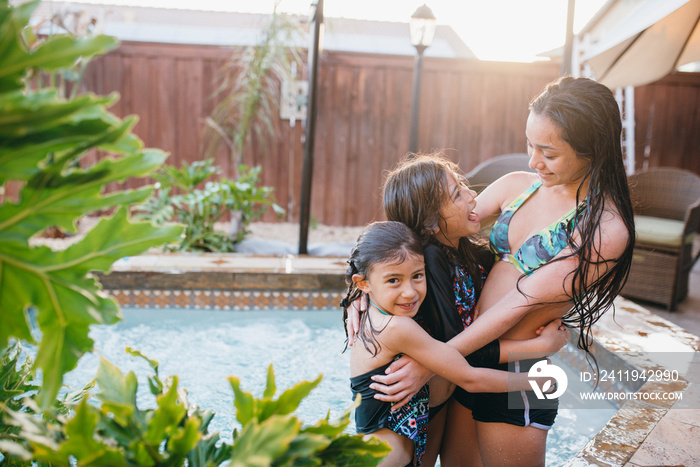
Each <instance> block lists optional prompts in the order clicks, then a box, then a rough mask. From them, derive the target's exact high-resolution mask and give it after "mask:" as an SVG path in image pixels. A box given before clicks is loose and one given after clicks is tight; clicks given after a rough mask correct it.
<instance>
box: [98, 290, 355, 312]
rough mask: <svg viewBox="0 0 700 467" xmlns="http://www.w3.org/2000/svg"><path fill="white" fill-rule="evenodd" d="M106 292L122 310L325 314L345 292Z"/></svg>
mask: <svg viewBox="0 0 700 467" xmlns="http://www.w3.org/2000/svg"><path fill="white" fill-rule="evenodd" d="M106 292H108V293H110V294H111V296H112V297H114V298H115V299H116V300H117V302H119V304H120V305H122V306H128V307H142V308H204V309H213V310H263V309H287V310H288V309H304V310H309V309H311V310H321V309H328V308H337V307H338V303H339V302H340V300H341V298H343V297H342V295H343V292H341V291H337V292H336V291H283V290H266V291H261V290H250V291H235V292H231V291H224V290H200V289H192V290H189V289H188V290H184V289H164V290H157V289H151V290H141V289H112V290H106Z"/></svg>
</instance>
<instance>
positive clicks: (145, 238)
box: [0, 208, 182, 407]
mask: <svg viewBox="0 0 700 467" xmlns="http://www.w3.org/2000/svg"><path fill="white" fill-rule="evenodd" d="M181 231H182V229H181V228H180V227H177V226H167V227H161V228H157V229H155V228H153V227H152V226H151V225H150V224H147V223H137V224H131V223H129V222H128V221H127V214H126V208H121V209H119V210H118V211H117V212H116V213H115V214H114V215H113V216H112V217H111V218H105V219H102V220H101V221H100V222H99V223H98V224H97V225H96V226H95V227H94V228H93V229H92V230H91V231H90V232H88V234H87V235H86V236H85V238H83V240H81V241H80V242H77V243H75V244H73V245H72V246H71V247H69V248H68V249H66V250H64V251H52V250H50V249H49V248H46V247H39V248H29V247H27V246H18V245H17V244H12V243H11V242H0V274H1V275H0V278H1V279H2V280H1V281H0V309H2V310H3V317H4V318H3V319H7V323H8V325H7V326H5V325H3V326H2V328H0V342H6V341H7V340H8V339H9V338H10V336H12V335H15V336H21V337H23V338H26V339H28V340H29V339H30V338H31V334H30V328H29V326H28V324H27V319H26V313H25V310H27V308H28V307H29V306H34V307H36V308H37V309H38V310H39V313H38V316H37V321H38V323H39V327H40V328H41V330H42V332H43V338H42V341H41V343H40V345H39V350H38V353H37V357H36V365H37V366H38V367H39V368H41V369H42V370H43V375H44V380H43V386H42V392H41V397H40V401H41V402H40V404H41V405H42V407H48V405H49V404H50V401H51V400H52V399H53V398H54V397H55V395H56V394H57V393H58V389H59V388H60V385H61V380H62V375H63V374H64V373H65V372H67V371H70V370H71V369H73V368H75V365H76V363H77V361H78V359H79V358H80V356H82V354H83V353H85V352H86V351H88V350H90V349H91V348H92V340H91V339H89V338H88V331H89V325H91V324H109V323H115V322H116V321H117V320H118V319H119V311H118V308H117V304H116V302H115V301H114V300H113V299H112V298H107V297H105V296H103V295H102V294H100V292H99V285H98V283H97V282H96V280H95V279H94V278H89V277H87V274H88V273H89V272H90V271H94V270H97V271H104V272H107V271H108V270H109V268H110V267H111V265H112V263H114V261H116V260H117V259H119V258H121V257H124V256H132V255H134V254H138V253H141V252H142V251H144V250H146V249H148V248H149V247H151V246H157V245H161V244H163V243H166V242H171V241H175V240H176V239H177V238H178V237H179V235H180V232H181Z"/></svg>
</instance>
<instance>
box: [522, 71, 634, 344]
mask: <svg viewBox="0 0 700 467" xmlns="http://www.w3.org/2000/svg"><path fill="white" fill-rule="evenodd" d="M530 111H531V112H533V113H535V114H537V115H541V116H546V117H548V118H549V119H550V120H551V121H552V122H553V123H554V124H555V125H556V126H557V128H558V129H559V136H560V137H561V138H562V139H563V140H564V141H566V142H567V143H569V145H571V147H572V148H573V150H574V151H575V152H576V154H578V155H579V156H580V157H582V158H584V159H586V160H588V161H589V162H590V168H589V169H588V172H587V173H586V175H585V177H584V178H583V179H582V181H581V184H580V185H579V189H578V192H577V203H578V202H579V201H580V200H582V199H583V198H586V197H587V198H588V199H587V207H586V210H585V212H584V214H583V218H582V220H581V221H580V222H578V223H577V225H576V231H578V233H579V235H580V238H581V240H580V243H579V244H576V242H574V241H573V234H574V232H570V237H569V244H570V245H571V247H572V249H573V251H574V253H573V255H572V256H577V257H578V260H579V261H578V267H577V268H576V270H575V271H574V272H573V273H572V274H573V276H572V278H573V286H572V293H571V298H572V300H573V303H574V307H573V308H572V309H571V310H570V311H569V312H568V313H567V314H566V315H565V316H564V322H566V323H568V324H573V325H575V326H576V327H578V328H579V329H580V330H581V333H580V335H579V340H578V344H579V347H581V348H582V349H584V350H586V351H587V350H588V347H589V345H590V343H591V338H590V332H591V327H592V326H593V324H594V323H595V322H596V321H598V319H599V318H600V317H601V316H602V314H603V313H604V312H605V311H606V310H608V309H609V308H610V307H612V306H613V300H614V299H615V297H616V296H617V295H618V294H619V293H620V292H621V290H622V287H623V286H624V284H625V282H626V281H627V276H628V274H629V269H630V265H631V262H632V251H633V250H634V239H635V231H634V217H633V213H632V202H631V200H630V193H629V187H628V184H627V176H626V172H625V167H624V163H623V156H622V146H621V142H620V134H621V131H622V122H621V121H620V109H619V107H618V105H617V102H616V101H615V97H614V95H613V93H612V92H611V91H610V89H608V88H607V87H606V86H604V85H602V84H600V83H598V82H596V81H593V80H590V79H587V78H572V77H570V76H565V77H562V78H559V79H557V80H556V81H554V82H552V83H550V84H549V85H547V87H546V88H545V89H544V91H542V93H541V94H540V95H539V96H537V97H536V98H534V99H533V100H532V102H531V103H530ZM586 180H588V191H587V192H586V193H583V192H582V188H583V185H584V183H585V181H586ZM615 209H616V210H617V212H619V214H620V218H621V219H622V221H623V222H624V223H625V226H626V227H627V231H628V232H629V240H628V244H627V247H626V248H625V251H624V252H623V254H622V255H621V256H620V257H619V258H615V259H610V260H600V259H598V258H600V256H601V255H600V252H599V251H598V250H597V245H600V244H601V243H602V240H603V238H602V235H603V234H604V232H602V231H601V229H600V228H599V226H600V222H601V218H602V217H603V214H604V213H605V211H606V210H607V211H610V210H615ZM604 263H607V271H606V272H605V273H603V274H602V275H600V276H598V277H597V278H594V279H592V278H590V277H589V275H590V273H591V268H595V267H597V266H601V267H602V268H603V269H604V268H605V267H606V265H605V264H604Z"/></svg>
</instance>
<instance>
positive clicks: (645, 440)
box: [99, 253, 700, 467]
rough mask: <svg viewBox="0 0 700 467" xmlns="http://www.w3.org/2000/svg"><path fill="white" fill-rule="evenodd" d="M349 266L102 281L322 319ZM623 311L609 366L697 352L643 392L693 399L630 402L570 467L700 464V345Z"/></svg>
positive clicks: (229, 258)
mask: <svg viewBox="0 0 700 467" xmlns="http://www.w3.org/2000/svg"><path fill="white" fill-rule="evenodd" d="M345 259H346V258H344V257H343V258H341V257H315V256H303V255H301V256H298V255H282V256H263V255H254V254H237V253H232V254H196V253H164V254H153V255H141V256H136V257H130V258H124V259H122V260H119V261H117V262H116V263H115V264H114V266H113V268H112V271H111V273H110V274H108V275H99V279H100V281H101V282H102V284H103V287H104V288H105V290H106V291H107V292H108V293H110V294H112V295H113V296H114V297H115V298H116V299H117V300H118V301H119V302H120V304H121V305H123V306H145V307H194V308H208V309H222V310H223V309H233V310H243V309H245V310H251V309H252V310H254V309H266V308H281V309H290V308H291V309H294V308H306V309H319V310H320V309H329V308H335V307H337V306H338V305H337V304H338V302H339V300H340V298H341V297H342V294H343V289H344V287H345V285H344V281H343V276H344V273H345V268H346V264H345ZM615 303H616V312H615V315H614V317H613V314H612V313H607V314H606V315H604V316H603V318H601V320H600V321H599V322H598V323H597V324H596V325H595V329H594V333H593V334H594V339H595V340H596V342H597V344H596V345H597V346H598V349H597V352H598V353H597V355H598V356H599V358H611V359H619V360H618V361H617V362H616V365H619V364H623V365H629V366H631V367H635V368H644V369H647V368H658V363H657V362H653V361H646V360H644V359H643V358H641V359H640V358H639V357H635V356H634V354H633V353H629V352H644V353H649V352H694V357H695V358H694V360H693V363H692V364H691V366H692V368H691V369H690V371H688V375H687V377H686V378H685V379H683V380H682V381H678V382H676V383H669V384H667V385H666V386H659V384H660V383H646V384H645V385H643V386H642V387H641V388H639V391H641V392H651V391H657V390H663V391H679V392H682V393H683V400H682V401H677V402H675V404H669V403H664V402H663V401H658V402H657V403H651V402H646V401H628V402H627V403H625V404H624V405H623V406H622V407H621V408H620V409H619V410H618V412H617V413H616V414H615V415H614V416H613V417H612V418H611V420H610V421H609V422H608V423H607V425H606V426H605V427H604V428H603V429H602V430H601V431H600V432H599V433H598V434H597V435H595V436H594V437H593V438H592V440H591V441H590V443H589V444H588V445H587V446H586V447H584V448H583V449H582V450H581V452H580V453H579V454H578V455H577V457H575V458H574V459H571V460H570V461H569V462H568V464H567V465H569V466H574V467H578V466H588V465H596V466H599V465H605V466H626V467H637V466H645V465H646V466H648V465H668V466H670V465H700V448H699V447H698V444H700V443H698V442H697V440H698V439H700V409H683V408H680V407H682V406H683V405H690V406H691V407H700V389H699V388H700V358H698V355H699V354H698V352H699V351H700V338H698V337H697V336H695V335H693V334H691V333H689V332H687V331H685V330H683V329H682V328H680V327H678V326H676V325H674V324H672V323H670V322H669V321H666V320H665V319H663V318H661V317H659V316H657V315H654V314H653V313H651V312H649V311H648V310H646V309H644V308H642V307H640V306H638V305H636V304H634V303H633V302H631V301H629V300H625V299H624V298H621V297H620V298H618V299H616V302H615ZM620 360H621V361H620ZM634 389H636V388H634ZM680 404H683V405H680Z"/></svg>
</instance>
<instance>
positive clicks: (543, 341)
mask: <svg viewBox="0 0 700 467" xmlns="http://www.w3.org/2000/svg"><path fill="white" fill-rule="evenodd" d="M536 333H537V336H538V337H537V338H536V339H535V341H536V343H537V345H538V347H540V346H541V349H542V352H543V353H544V354H545V355H547V356H549V355H554V354H555V353H557V352H558V351H559V349H561V348H562V347H564V346H565V345H566V343H567V342H569V337H571V331H570V330H569V328H567V327H566V326H565V325H564V323H563V322H562V320H561V319H555V320H554V321H552V322H550V323H549V324H548V325H547V326H540V328H539V329H537V331H536Z"/></svg>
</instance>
